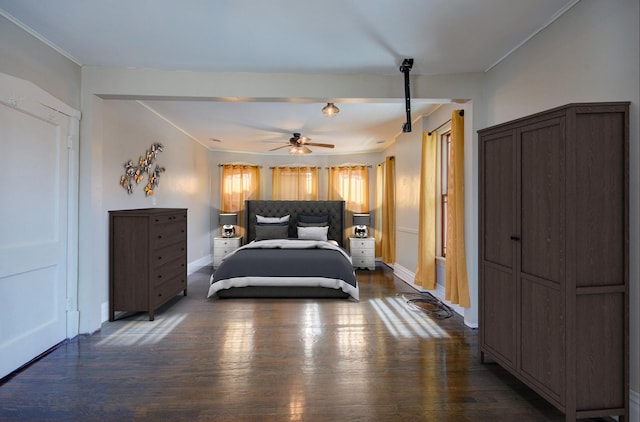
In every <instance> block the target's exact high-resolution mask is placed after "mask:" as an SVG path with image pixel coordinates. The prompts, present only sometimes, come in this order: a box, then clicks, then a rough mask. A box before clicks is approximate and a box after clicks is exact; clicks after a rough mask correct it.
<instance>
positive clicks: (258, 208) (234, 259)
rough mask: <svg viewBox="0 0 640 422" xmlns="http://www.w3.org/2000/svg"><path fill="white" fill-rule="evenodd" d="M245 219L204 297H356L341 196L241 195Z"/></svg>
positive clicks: (356, 292) (213, 275)
mask: <svg viewBox="0 0 640 422" xmlns="http://www.w3.org/2000/svg"><path fill="white" fill-rule="evenodd" d="M287 216H288V217H287ZM245 222H246V230H245V238H244V245H243V246H241V247H240V248H238V249H236V250H235V251H234V252H232V253H230V254H228V255H227V256H226V257H225V258H224V259H223V261H222V263H221V264H220V266H218V267H217V269H216V270H215V272H214V273H213V274H212V276H211V279H210V286H209V291H208V295H207V296H208V297H209V298H214V297H217V298H231V297H234V298H238V297H289V298H342V299H350V300H356V301H357V300H358V299H359V287H358V284H357V280H356V278H355V273H354V270H353V265H352V261H351V257H350V255H349V253H347V252H346V251H345V249H344V242H345V240H344V227H345V226H344V201H272V200H264V201H256V200H253V201H246V202H245Z"/></svg>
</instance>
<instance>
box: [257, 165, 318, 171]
mask: <svg viewBox="0 0 640 422" xmlns="http://www.w3.org/2000/svg"><path fill="white" fill-rule="evenodd" d="M269 168H270V169H272V170H273V169H286V168H294V169H319V168H322V166H302V165H300V166H297V165H295V164H293V165H287V164H283V165H281V166H273V167H269Z"/></svg>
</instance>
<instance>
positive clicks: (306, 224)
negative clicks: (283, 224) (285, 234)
mask: <svg viewBox="0 0 640 422" xmlns="http://www.w3.org/2000/svg"><path fill="white" fill-rule="evenodd" d="M328 225H329V223H303V222H298V227H326V226H328Z"/></svg>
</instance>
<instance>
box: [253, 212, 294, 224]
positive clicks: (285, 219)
mask: <svg viewBox="0 0 640 422" xmlns="http://www.w3.org/2000/svg"><path fill="white" fill-rule="evenodd" d="M289 217H290V215H289V214H287V215H285V216H282V217H263V216H262V215H258V214H256V222H257V223H263V224H271V223H288V222H289Z"/></svg>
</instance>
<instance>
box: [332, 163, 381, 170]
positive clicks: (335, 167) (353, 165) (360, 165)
mask: <svg viewBox="0 0 640 422" xmlns="http://www.w3.org/2000/svg"><path fill="white" fill-rule="evenodd" d="M349 167H367V168H371V165H366V164H352V165H349V164H347V165H343V166H329V167H325V168H327V169H339V168H349Z"/></svg>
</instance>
